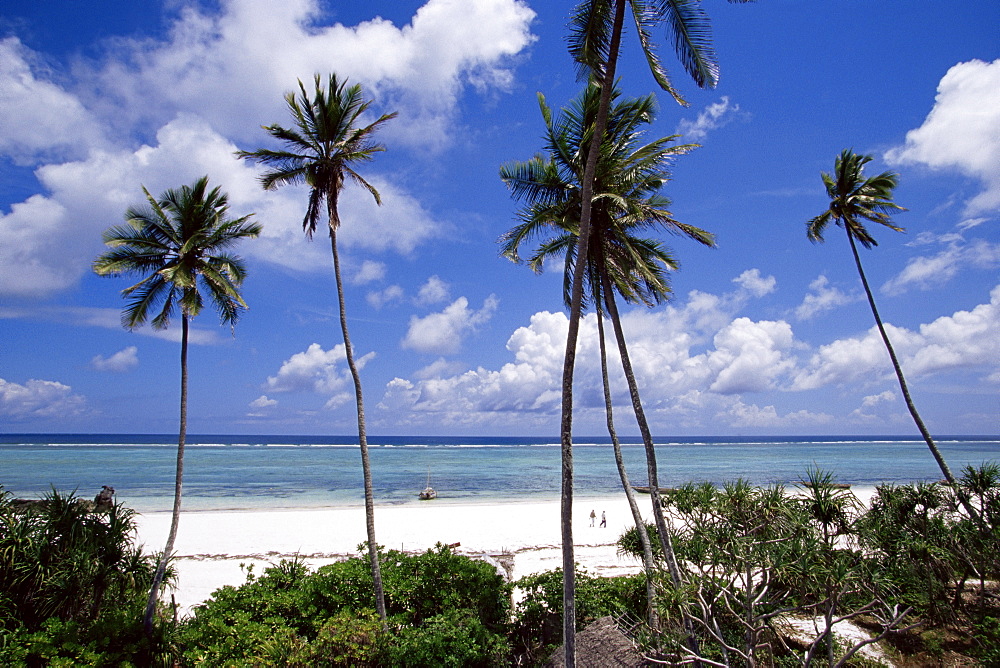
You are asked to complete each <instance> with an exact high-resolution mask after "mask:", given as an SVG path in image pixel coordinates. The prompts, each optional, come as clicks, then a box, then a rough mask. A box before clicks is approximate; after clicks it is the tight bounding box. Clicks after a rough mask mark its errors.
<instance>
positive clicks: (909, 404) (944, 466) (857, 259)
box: [844, 225, 979, 523]
mask: <svg viewBox="0 0 1000 668" xmlns="http://www.w3.org/2000/svg"><path fill="white" fill-rule="evenodd" d="M844 229H845V230H847V240H848V241H849V242H850V243H851V252H852V253H853V254H854V264H855V265H857V267H858V274H859V275H860V276H861V284H862V285H863V286H864V288H865V294H866V295H867V296H868V305H869V306H871V309H872V315H873V316H875V325H876V326H878V333H879V334H881V335H882V342H883V343H885V349H886V350H887V351H888V352H889V359H890V360H892V368H893V370H894V371H895V372H896V378H897V379H898V380H899V389H900V391H901V392H902V393H903V401H905V402H906V408H907V410H909V411H910V416H911V417H912V418H913V422H914V424H916V425H917V429H918V430H919V431H920V435H921V436H923V437H924V441H925V442H926V443H927V447H928V448H930V451H931V454H932V455H933V456H934V460H935V461H936V462H937V465H938V468H940V469H941V474H942V475H944V478H945V480H947V481H948V484H949V485H951V488H952V489H953V490H955V493H956V494H957V495H958V500H959V501H960V502H961V503H962V506H963V507H964V508H965V510H966V512H968V513H969V516H970V517H971V518H972V520H973V521H975V522H976V523H979V513H978V512H977V511H976V508H975V506H973V505H972V502H971V501H969V498H968V496H967V495H966V494H965V491H964V490H963V489H962V488H961V487H960V486H959V484H958V481H957V480H955V476H954V475H952V473H951V469H950V468H948V462H946V461H945V459H944V456H943V455H942V454H941V451H940V450H939V449H938V447H937V444H936V443H935V442H934V439H933V438H932V437H931V433H930V432H929V431H928V430H927V427H925V426H924V421H923V420H921V419H920V414H919V413H917V407H916V406H914V405H913V399H911V398H910V390H909V388H907V386H906V379H905V378H903V369H902V367H900V365H899V360H898V359H897V358H896V351H895V350H894V349H893V347H892V344H891V343H889V335H888V334H886V332H885V327H884V326H883V325H882V318H881V317H880V316H879V314H878V309H877V308H876V307H875V298H874V297H873V296H872V291H871V288H869V287H868V278H867V277H866V276H865V270H864V269H863V268H862V267H861V256H859V255H858V247H857V244H856V243H855V242H854V236H853V235H852V234H851V231H850V229H849V228H848V227H847V225H845V226H844Z"/></svg>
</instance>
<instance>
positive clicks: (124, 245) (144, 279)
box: [93, 176, 261, 634]
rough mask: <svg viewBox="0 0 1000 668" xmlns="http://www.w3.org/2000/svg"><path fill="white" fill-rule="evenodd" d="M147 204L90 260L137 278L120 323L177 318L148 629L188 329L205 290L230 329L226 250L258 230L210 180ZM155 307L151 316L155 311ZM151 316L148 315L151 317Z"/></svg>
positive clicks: (236, 274) (235, 266)
mask: <svg viewBox="0 0 1000 668" xmlns="http://www.w3.org/2000/svg"><path fill="white" fill-rule="evenodd" d="M142 192H143V193H144V194H145V195H146V205H140V206H133V207H129V208H128V210H127V211H126V212H125V223H126V224H125V225H118V226H115V227H112V228H110V229H108V230H107V231H106V232H105V233H104V243H105V244H106V245H108V246H110V247H111V250H108V251H105V252H104V253H102V254H101V255H100V256H98V258H97V259H96V260H94V265H93V268H94V271H95V272H97V273H98V274H99V275H101V276H118V275H125V276H139V277H141V280H140V281H139V282H138V283H136V284H134V285H132V286H131V287H128V288H125V289H124V290H122V295H123V296H124V297H126V298H127V299H128V300H129V301H128V304H127V305H126V307H125V310H124V311H122V325H124V326H125V327H126V328H127V329H130V330H131V329H135V328H137V327H141V326H142V325H144V324H145V323H146V321H147V320H149V321H150V322H151V324H152V326H153V327H154V328H155V329H166V328H167V327H168V326H169V324H170V319H171V317H173V315H174V313H175V311H177V310H178V309H179V310H180V315H181V406H180V430H179V434H178V437H177V465H176V473H175V476H174V504H173V513H172V515H171V519H170V532H169V534H168V535H167V544H166V546H165V547H164V548H163V554H162V555H161V557H160V562H159V565H158V566H157V569H156V574H155V576H154V578H153V584H152V587H151V588H150V591H149V601H148V603H147V606H146V615H145V619H144V622H143V623H144V626H145V629H146V633H147V634H151V633H152V624H153V612H154V610H155V608H156V601H157V598H158V596H159V590H160V585H161V583H162V582H163V576H164V573H165V572H166V566H167V561H168V559H169V558H170V555H171V553H172V552H173V549H174V540H175V539H176V537H177V525H178V522H179V520H180V511H181V487H182V483H183V479H184V442H185V438H186V435H187V404H188V329H189V325H190V321H191V318H193V317H195V316H196V315H198V314H199V313H200V312H201V309H202V307H203V306H204V304H205V298H204V296H203V292H204V293H205V294H207V296H208V298H209V299H210V300H211V302H212V304H213V305H214V306H215V308H216V310H218V312H219V318H220V319H221V320H222V322H223V323H224V324H228V325H230V326H231V327H232V326H235V324H236V321H237V319H238V318H239V315H240V312H241V311H242V310H243V309H245V308H246V302H244V301H243V297H242V296H241V295H240V286H241V285H242V284H243V279H244V277H245V276H246V269H245V267H244V264H243V260H242V259H241V258H239V257H238V256H235V255H232V254H230V253H228V252H227V251H228V249H230V248H232V247H233V246H234V245H235V244H236V243H237V242H239V241H240V240H241V239H247V238H253V237H256V236H258V235H259V234H260V231H261V226H260V224H258V223H255V222H252V221H251V220H250V217H251V216H252V215H253V214H250V215H247V216H242V217H240V218H229V217H228V213H229V199H228V196H227V195H226V194H225V193H224V192H222V191H221V190H220V189H219V188H218V187H215V188H213V189H212V190H208V177H207V176H204V177H202V178H200V179H198V180H197V181H195V183H194V185H191V186H183V187H181V188H180V189H170V190H167V191H166V192H164V193H163V194H162V195H160V197H159V198H154V197H153V196H152V195H150V194H149V191H148V190H146V188H145V187H144V188H143V189H142ZM154 312H155V314H154ZM151 316H152V319H151V320H150V317H151Z"/></svg>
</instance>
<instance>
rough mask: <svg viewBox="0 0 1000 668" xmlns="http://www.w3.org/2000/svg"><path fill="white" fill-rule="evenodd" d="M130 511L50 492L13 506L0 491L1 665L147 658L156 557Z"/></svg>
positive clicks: (114, 662)
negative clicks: (148, 602)
mask: <svg viewBox="0 0 1000 668" xmlns="http://www.w3.org/2000/svg"><path fill="white" fill-rule="evenodd" d="M134 537H135V522H134V512H133V511H132V510H130V509H128V508H125V507H124V506H120V505H116V504H112V505H111V506H110V508H108V509H106V510H104V511H102V512H99V513H98V512H94V507H93V504H91V503H89V502H87V501H84V500H81V499H78V498H76V497H75V496H74V495H73V494H69V495H63V494H60V493H59V492H57V491H55V490H53V491H52V492H51V493H50V494H48V495H47V496H46V497H45V498H44V499H42V500H41V501H38V502H33V503H31V504H18V503H16V502H15V500H14V499H12V498H11V497H10V494H9V493H7V492H6V491H4V490H3V489H2V488H0V664H2V665H67V666H69V665H121V664H122V663H127V662H131V661H134V660H136V659H137V658H138V657H141V656H144V652H145V651H146V648H147V644H146V641H145V639H144V637H143V633H142V624H141V620H142V612H143V609H144V606H145V599H146V593H147V592H148V589H149V587H150V584H151V583H152V580H153V571H154V569H155V566H156V564H155V561H154V560H153V557H152V556H150V555H144V554H143V553H142V551H141V549H140V548H139V547H136V546H135V545H134V544H133V539H134Z"/></svg>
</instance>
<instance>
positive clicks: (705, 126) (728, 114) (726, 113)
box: [677, 95, 741, 141]
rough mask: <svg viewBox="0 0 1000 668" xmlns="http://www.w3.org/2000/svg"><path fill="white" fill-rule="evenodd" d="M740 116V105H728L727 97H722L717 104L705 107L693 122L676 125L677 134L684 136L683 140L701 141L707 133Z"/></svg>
mask: <svg viewBox="0 0 1000 668" xmlns="http://www.w3.org/2000/svg"><path fill="white" fill-rule="evenodd" d="M740 115H741V114H740V105H738V104H730V103H729V96H727V95H723V96H722V98H720V99H719V101H718V102H714V103H712V104H710V105H708V106H707V107H705V108H704V109H703V110H702V111H701V113H699V114H698V118H696V119H695V120H693V121H689V120H688V119H686V118H685V119H682V120H681V122H680V123H678V124H677V134H679V135H684V139H685V140H691V141H701V140H704V139H705V137H707V136H708V133H709V131H711V130H716V129H718V128H721V127H722V126H724V125H728V124H729V123H730V122H732V121H733V119H735V118H737V117H738V116H740Z"/></svg>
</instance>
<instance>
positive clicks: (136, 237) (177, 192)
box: [93, 176, 261, 329]
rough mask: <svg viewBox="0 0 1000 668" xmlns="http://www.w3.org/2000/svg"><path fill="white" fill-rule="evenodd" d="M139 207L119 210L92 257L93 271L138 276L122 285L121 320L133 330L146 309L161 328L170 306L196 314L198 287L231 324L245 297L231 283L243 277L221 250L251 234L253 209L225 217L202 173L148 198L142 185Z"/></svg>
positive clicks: (222, 202)
mask: <svg viewBox="0 0 1000 668" xmlns="http://www.w3.org/2000/svg"><path fill="white" fill-rule="evenodd" d="M142 191H143V193H145V195H146V200H147V205H146V206H132V207H129V208H128V210H127V211H126V212H125V221H126V222H125V224H124V225H117V226H114V227H112V228H110V229H108V230H107V231H106V232H105V233H104V243H105V244H107V245H108V246H110V247H111V250H108V251H106V252H104V253H103V254H101V255H100V256H99V257H98V258H97V259H96V260H95V261H94V265H93V267H94V271H95V272H97V273H98V274H100V275H102V276H106V275H126V276H128V275H141V276H142V279H141V280H140V281H139V282H138V283H136V284H135V285H132V286H130V287H128V288H125V289H124V290H123V291H122V294H123V295H124V296H125V297H127V298H128V299H129V301H128V304H127V306H126V308H125V309H124V311H122V324H123V325H124V326H125V327H127V328H128V329H134V328H136V327H139V326H141V325H143V324H145V323H146V321H147V319H149V316H150V314H151V313H152V312H153V311H155V310H157V308H159V312H158V313H156V315H154V316H153V318H152V325H153V327H155V328H157V329H163V328H166V327H167V326H168V325H169V324H170V317H171V315H172V314H173V312H174V310H175V308H177V307H180V309H181V312H182V313H183V314H184V316H185V317H194V316H196V315H198V313H199V312H200V311H201V309H202V306H203V305H204V298H203V297H202V291H201V289H200V288H204V289H205V291H206V292H207V294H208V296H209V298H210V299H211V301H212V303H213V304H214V305H215V307H216V308H217V309H218V311H219V316H220V318H221V320H222V322H224V323H227V324H235V322H236V320H237V319H238V317H239V314H240V311H241V310H242V309H245V308H246V302H244V301H243V298H242V297H241V296H240V293H239V288H240V285H241V284H242V283H243V279H244V277H245V276H246V269H245V267H244V264H243V260H242V259H241V258H239V257H238V256H234V255H232V254H230V253H228V252H225V251H226V249H228V248H230V247H232V246H233V245H235V244H236V243H237V242H238V241H239V240H241V239H244V238H251V237H256V236H258V235H259V234H260V231H261V226H260V225H259V224H258V223H254V222H251V221H250V218H251V216H252V215H253V214H250V215H247V216H243V217H241V218H235V219H230V218H227V213H228V211H229V202H228V198H227V196H226V194H225V193H223V192H221V191H220V189H219V188H218V187H216V188H213V189H212V190H208V177H207V176H205V177H202V178H200V179H198V181H196V182H195V184H194V185H193V186H183V187H181V188H180V189H170V190H167V191H166V192H164V193H163V194H162V195H160V197H159V198H154V197H153V196H152V195H151V194H150V193H149V191H148V190H146V188H145V187H144V188H143V189H142Z"/></svg>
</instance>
